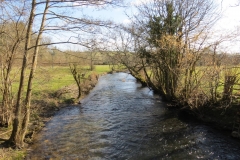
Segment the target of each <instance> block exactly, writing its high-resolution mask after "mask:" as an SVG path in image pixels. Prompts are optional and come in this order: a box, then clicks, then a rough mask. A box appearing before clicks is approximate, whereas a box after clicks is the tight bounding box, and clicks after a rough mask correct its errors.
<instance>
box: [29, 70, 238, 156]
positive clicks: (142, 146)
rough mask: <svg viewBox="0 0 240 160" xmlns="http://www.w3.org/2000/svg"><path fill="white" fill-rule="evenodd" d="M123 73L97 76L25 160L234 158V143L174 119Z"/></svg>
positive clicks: (158, 102)
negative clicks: (82, 95) (87, 93)
mask: <svg viewBox="0 0 240 160" xmlns="http://www.w3.org/2000/svg"><path fill="white" fill-rule="evenodd" d="M164 105H165V104H164V103H163V102H162V101H161V100H160V98H159V97H158V96H156V95H153V93H152V92H151V91H150V90H149V89H148V88H142V87H141V85H140V84H138V83H136V80H135V79H134V78H133V77H132V76H131V75H129V74H126V73H115V74H112V75H106V76H103V77H101V78H100V80H99V83H98V85H97V86H96V87H95V89H94V90H93V91H92V92H91V93H90V95H89V96H88V97H86V98H85V99H84V100H83V101H82V104H81V105H79V106H70V107H67V108H64V109H62V110H61V111H59V113H58V114H57V115H56V116H54V117H53V119H52V120H51V121H50V122H49V123H48V124H47V125H46V128H45V129H44V130H43V131H42V132H41V136H39V137H38V139H37V141H36V143H35V145H34V146H32V151H31V152H30V155H29V156H28V157H27V159H64V160H68V159H80V160H88V159H89V160H101V159H109V160H114V159H120V160H121V159H133V160H135V159H136V160H142V159H143V160H145V159H146V160H148V159H149V160H152V159H153V160H155V159H156V160H158V159H180V160H181V159H234V160H235V159H236V160H237V159H240V143H239V142H237V141H236V140H234V139H232V138H231V137H228V136H226V135H223V134H221V133H219V132H218V131H217V130H214V129H211V128H210V127H208V126H205V125H201V124H196V123H187V122H182V121H180V120H179V119H178V118H177V116H176V114H175V113H173V112H172V111H168V109H166V108H165V106H164Z"/></svg>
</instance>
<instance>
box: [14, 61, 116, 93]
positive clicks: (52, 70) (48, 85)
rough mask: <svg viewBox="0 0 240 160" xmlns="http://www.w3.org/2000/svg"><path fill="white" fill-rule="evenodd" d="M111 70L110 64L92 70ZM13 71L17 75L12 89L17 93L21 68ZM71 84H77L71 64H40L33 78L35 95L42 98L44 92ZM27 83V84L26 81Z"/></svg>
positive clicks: (50, 91)
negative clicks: (43, 65) (47, 65)
mask: <svg viewBox="0 0 240 160" xmlns="http://www.w3.org/2000/svg"><path fill="white" fill-rule="evenodd" d="M86 68H87V67H86ZM109 71H111V68H110V67H109V65H96V66H95V69H94V71H92V72H95V73H96V74H100V75H101V74H103V73H106V72H109ZM13 73H14V75H15V79H14V81H13V83H12V91H13V93H14V95H16V94H17V90H18V85H19V84H18V82H19V74H20V72H19V69H17V68H15V69H14V70H13ZM90 73H91V72H89V73H87V74H86V76H88V75H89V74H90ZM26 75H28V74H26ZM27 80H28V79H27V77H26V81H27ZM71 84H75V81H74V79H73V76H72V74H71V71H70V68H69V66H54V67H51V66H49V67H41V66H38V67H37V70H36V73H35V77H34V79H33V86H32V89H33V95H34V96H37V97H38V96H39V98H40V97H41V95H42V94H43V93H53V92H55V91H57V90H59V89H61V88H63V87H65V86H68V85H71ZM25 85H27V84H26V83H25ZM25 87H26V86H25Z"/></svg>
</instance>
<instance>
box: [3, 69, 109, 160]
mask: <svg viewBox="0 0 240 160" xmlns="http://www.w3.org/2000/svg"><path fill="white" fill-rule="evenodd" d="M99 68H100V67H99ZM102 68H103V67H101V68H100V69H101V70H99V69H98V68H97V71H96V72H92V73H91V74H90V75H89V76H88V77H87V78H86V79H85V81H84V83H82V84H81V87H82V95H81V97H80V99H76V98H75V97H76V95H77V93H78V90H77V86H76V84H71V85H68V86H64V87H62V88H60V89H58V90H56V91H54V92H44V91H43V92H41V94H40V95H39V94H38V95H34V96H38V97H40V98H34V99H33V100H32V105H31V117H30V123H29V129H28V132H27V134H26V136H25V137H26V138H25V147H24V148H22V149H12V148H5V147H4V146H3V145H2V143H4V142H5V141H6V140H8V139H9V137H10V135H11V128H1V129H0V136H1V138H0V160H1V159H24V157H25V155H26V154H27V149H28V146H29V145H31V144H32V143H34V137H35V136H36V135H37V134H38V133H39V132H40V131H41V130H42V129H43V128H44V127H45V124H46V123H47V122H48V121H50V120H51V118H52V116H54V115H55V114H56V112H58V111H59V110H61V109H62V108H64V107H66V106H69V105H77V104H78V103H79V101H80V100H81V99H83V98H84V97H85V96H86V95H87V94H88V93H89V92H90V91H91V90H92V89H93V88H94V86H95V85H96V84H97V82H98V78H99V76H102V75H104V74H106V73H107V72H108V71H109V70H110V69H105V68H104V69H102Z"/></svg>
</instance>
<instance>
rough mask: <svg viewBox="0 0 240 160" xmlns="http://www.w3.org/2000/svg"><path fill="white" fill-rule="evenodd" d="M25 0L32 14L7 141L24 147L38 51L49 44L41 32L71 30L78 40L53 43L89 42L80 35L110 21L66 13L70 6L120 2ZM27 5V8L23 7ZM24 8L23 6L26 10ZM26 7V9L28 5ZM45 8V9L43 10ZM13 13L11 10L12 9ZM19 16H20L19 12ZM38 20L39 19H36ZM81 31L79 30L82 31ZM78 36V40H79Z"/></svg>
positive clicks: (28, 22) (79, 7)
mask: <svg viewBox="0 0 240 160" xmlns="http://www.w3.org/2000/svg"><path fill="white" fill-rule="evenodd" d="M10 2H11V3H12V4H15V5H16V2H15V1H10ZM22 3H23V4H25V5H30V6H31V7H30V10H31V11H30V13H29V15H28V14H26V13H25V12H24V14H25V17H26V18H25V19H26V24H27V27H26V28H27V29H26V30H25V32H24V34H23V38H24V42H25V45H24V49H23V59H22V67H21V74H20V82H19V88H18V94H17V99H16V104H15V107H16V108H15V115H14V120H13V130H12V134H11V137H10V138H9V140H8V142H7V143H8V144H10V145H12V146H15V147H17V148H21V147H22V146H23V145H24V138H25V134H26V131H27V127H28V122H29V117H30V107H31V103H30V102H31V93H32V89H33V88H32V81H33V78H34V74H35V70H36V65H37V57H38V53H39V47H40V46H46V45H50V44H46V43H45V44H44V43H42V40H41V39H42V35H43V33H45V34H56V33H60V32H63V31H64V32H71V33H74V34H75V35H76V36H75V38H76V39H77V42H74V41H72V40H71V38H70V39H68V40H60V41H59V42H54V43H51V45H53V44H66V43H71V44H78V45H82V46H86V47H89V46H88V43H87V42H86V43H85V42H83V41H81V40H82V38H81V35H83V33H89V34H90V33H94V32H97V29H96V26H107V25H109V24H110V23H109V22H103V21H98V20H95V19H91V18H89V17H79V16H76V15H75V16H74V15H71V14H70V13H69V14H67V12H68V11H69V9H74V8H77V9H81V7H84V6H87V5H88V6H89V5H92V6H98V7H106V5H117V4H118V1H117V0H114V1H107V0H106V1H104V0H102V1H95V0H93V1H85V0H69V1H53V0H51V1H50V0H46V1H37V0H32V1H31V2H30V1H28V0H23V1H22ZM24 9H25V8H24ZM24 9H23V10H24ZM25 10H26V9H25ZM41 10H42V11H41ZM9 14H10V15H11V12H10V13H9ZM16 16H19V15H18V14H16ZM35 22H36V23H35ZM79 31H80V32H79ZM76 39H75V40H76ZM31 54H32V62H31V63H30V73H29V75H28V81H27V89H26V91H24V89H25V87H24V86H25V82H26V78H27V77H26V76H27V75H26V74H27V72H26V70H27V66H28V65H29V58H30V55H31Z"/></svg>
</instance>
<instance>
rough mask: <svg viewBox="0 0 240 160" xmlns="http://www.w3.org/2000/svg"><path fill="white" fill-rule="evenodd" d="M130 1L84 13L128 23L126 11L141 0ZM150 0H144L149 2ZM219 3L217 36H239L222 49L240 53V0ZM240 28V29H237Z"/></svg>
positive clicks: (89, 8)
mask: <svg viewBox="0 0 240 160" xmlns="http://www.w3.org/2000/svg"><path fill="white" fill-rule="evenodd" d="M126 1H127V2H128V5H127V6H128V7H126V8H125V7H111V8H107V9H105V10H96V9H94V8H93V7H86V8H85V9H84V10H83V13H84V14H86V15H90V16H92V17H94V18H99V19H102V20H112V21H114V22H117V23H124V24H127V23H129V22H130V20H129V19H128V17H127V16H126V13H128V14H129V15H131V14H132V13H133V12H135V11H134V9H133V8H132V7H131V5H133V4H140V1H141V0H126ZM147 1H149V0H144V2H147ZM215 2H216V3H217V4H218V5H219V10H220V11H221V12H222V16H221V18H220V19H219V21H218V22H217V23H216V24H215V26H214V28H213V29H214V33H215V34H216V36H224V35H226V34H230V33H232V32H234V33H237V32H238V35H239V38H238V39H237V40H236V39H234V40H232V41H226V42H224V43H223V45H222V47H221V48H222V49H223V48H224V49H223V50H224V51H227V52H233V53H234V52H238V53H240V6H236V4H238V3H239V2H240V0H215ZM76 14H77V13H76ZM237 29H238V31H237ZM62 47H63V48H65V49H66V47H67V49H71V50H73V49H74V50H75V47H76V46H71V45H68V46H63V45H62Z"/></svg>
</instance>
